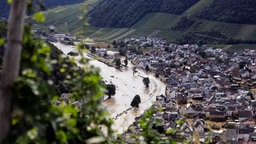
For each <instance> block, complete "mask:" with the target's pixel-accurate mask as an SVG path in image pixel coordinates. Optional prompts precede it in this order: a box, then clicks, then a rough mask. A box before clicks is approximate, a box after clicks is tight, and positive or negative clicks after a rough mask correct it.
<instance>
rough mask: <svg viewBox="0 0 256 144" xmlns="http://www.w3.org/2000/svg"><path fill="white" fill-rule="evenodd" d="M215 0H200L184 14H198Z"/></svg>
mask: <svg viewBox="0 0 256 144" xmlns="http://www.w3.org/2000/svg"><path fill="white" fill-rule="evenodd" d="M213 1H214V0H200V1H199V2H197V3H196V4H194V5H193V6H192V7H190V8H189V9H188V10H186V11H185V12H184V14H196V13H199V12H200V11H201V10H203V9H204V8H205V7H207V6H210V5H211V4H212V3H213Z"/></svg>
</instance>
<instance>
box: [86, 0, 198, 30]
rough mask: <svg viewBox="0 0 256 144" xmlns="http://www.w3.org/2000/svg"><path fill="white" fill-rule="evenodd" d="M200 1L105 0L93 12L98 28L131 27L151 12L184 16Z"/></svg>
mask: <svg viewBox="0 0 256 144" xmlns="http://www.w3.org/2000/svg"><path fill="white" fill-rule="evenodd" d="M196 2H198V0H120V1H117V0H104V1H102V2H100V3H99V4H98V5H97V6H96V8H95V9H94V10H93V11H92V12H91V14H90V16H91V19H90V21H89V23H90V24H91V26H96V27H130V26H132V25H133V24H134V23H136V22H137V21H138V20H140V19H141V18H142V17H143V16H145V15H146V14H147V13H149V12H165V13H170V14H182V13H183V12H184V11H185V10H187V9H188V8H189V7H190V6H192V5H193V4H195V3H196Z"/></svg>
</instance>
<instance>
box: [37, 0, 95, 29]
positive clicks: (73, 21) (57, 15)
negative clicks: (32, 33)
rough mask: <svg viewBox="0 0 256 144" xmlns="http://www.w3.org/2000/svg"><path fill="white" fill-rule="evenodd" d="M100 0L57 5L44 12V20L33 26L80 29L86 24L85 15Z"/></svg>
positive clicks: (38, 27) (39, 27)
mask: <svg viewBox="0 0 256 144" xmlns="http://www.w3.org/2000/svg"><path fill="white" fill-rule="evenodd" d="M99 1H100V0H87V1H85V2H84V3H79V4H74V5H68V6H59V7H57V8H54V9H51V10H49V11H47V12H45V17H46V21H45V22H44V23H38V24H35V25H34V26H33V28H35V29H47V28H48V27H49V26H50V25H53V26H55V27H56V28H57V31H60V32H70V31H75V30H78V31H79V30H81V29H80V28H82V27H84V26H87V25H88V23H87V18H86V15H87V13H88V12H90V11H91V10H92V9H93V8H94V6H96V5H97V4H98V2H99Z"/></svg>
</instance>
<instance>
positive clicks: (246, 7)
mask: <svg viewBox="0 0 256 144" xmlns="http://www.w3.org/2000/svg"><path fill="white" fill-rule="evenodd" d="M199 17H200V18H203V19H208V20H214V21H222V22H229V23H240V24H256V1H255V0H214V2H213V3H212V5H210V6H209V7H207V8H206V9H204V11H203V12H201V13H200V14H199Z"/></svg>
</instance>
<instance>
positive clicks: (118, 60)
mask: <svg viewBox="0 0 256 144" xmlns="http://www.w3.org/2000/svg"><path fill="white" fill-rule="evenodd" d="M115 63H116V67H117V68H118V69H119V68H120V67H121V60H120V58H116V59H115Z"/></svg>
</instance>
